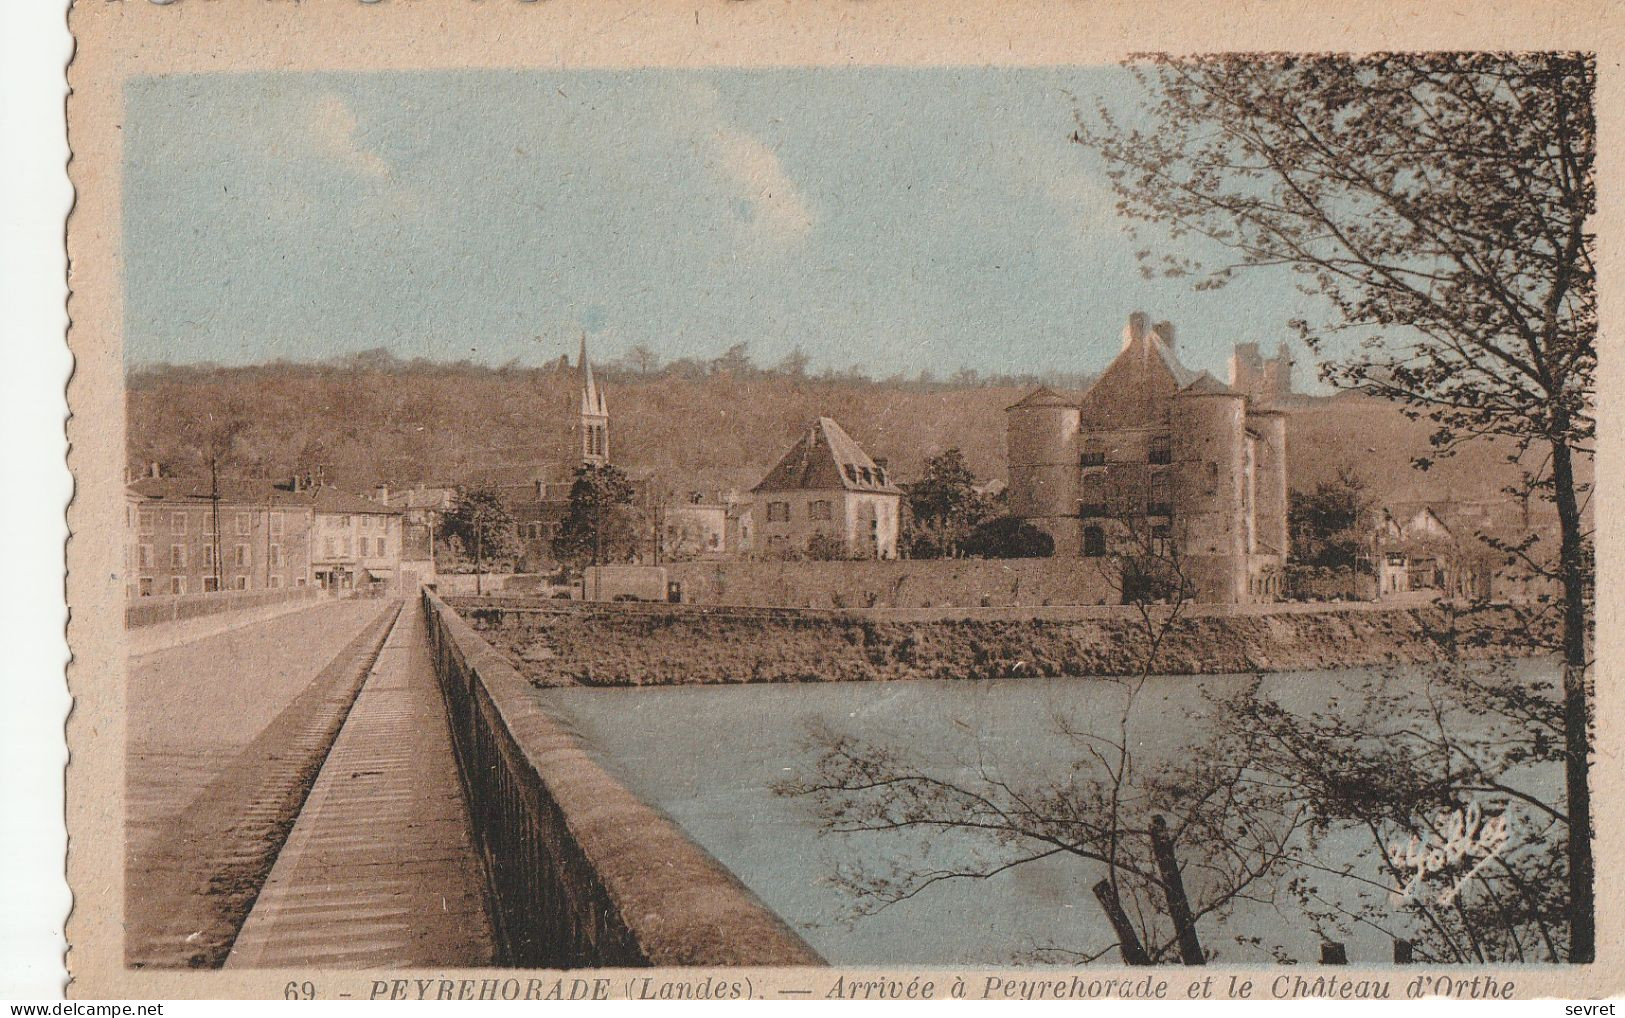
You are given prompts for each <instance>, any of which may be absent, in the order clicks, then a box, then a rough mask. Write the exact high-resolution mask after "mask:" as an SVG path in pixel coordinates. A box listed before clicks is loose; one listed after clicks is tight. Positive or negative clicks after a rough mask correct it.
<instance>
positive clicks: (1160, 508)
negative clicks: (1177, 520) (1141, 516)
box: [1145, 473, 1174, 516]
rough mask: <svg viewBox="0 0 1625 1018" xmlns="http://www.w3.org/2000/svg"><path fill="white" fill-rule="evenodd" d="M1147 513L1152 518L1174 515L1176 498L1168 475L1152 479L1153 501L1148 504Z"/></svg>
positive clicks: (1159, 475)
mask: <svg viewBox="0 0 1625 1018" xmlns="http://www.w3.org/2000/svg"><path fill="white" fill-rule="evenodd" d="M1145 511H1146V513H1147V514H1148V515H1150V516H1171V515H1173V511H1174V498H1173V494H1172V489H1171V486H1170V485H1169V483H1168V475H1167V474H1166V473H1161V474H1157V475H1156V476H1155V477H1153V478H1151V500H1150V502H1148V503H1147V504H1146V507H1145Z"/></svg>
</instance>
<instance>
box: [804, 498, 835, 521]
mask: <svg viewBox="0 0 1625 1018" xmlns="http://www.w3.org/2000/svg"><path fill="white" fill-rule="evenodd" d="M807 515H808V516H810V517H811V518H813V519H815V520H828V519H833V516H832V514H831V513H830V506H829V500H827V499H822V498H820V499H817V500H815V501H814V502H813V503H812V504H810V505H808V506H807Z"/></svg>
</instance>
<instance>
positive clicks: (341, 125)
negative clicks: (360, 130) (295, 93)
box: [309, 93, 389, 177]
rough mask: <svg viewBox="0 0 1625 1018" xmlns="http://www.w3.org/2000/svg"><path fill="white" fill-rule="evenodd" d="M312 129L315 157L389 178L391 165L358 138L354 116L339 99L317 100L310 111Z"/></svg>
mask: <svg viewBox="0 0 1625 1018" xmlns="http://www.w3.org/2000/svg"><path fill="white" fill-rule="evenodd" d="M309 127H310V135H309V141H310V144H311V147H312V148H313V149H314V153H313V154H315V155H318V156H320V157H322V158H326V159H329V160H332V161H333V162H336V163H338V164H339V165H340V166H343V167H345V168H346V169H349V170H351V171H353V172H355V173H359V174H361V175H362V176H364V177H385V176H388V175H389V164H388V163H387V162H385V161H384V160H383V158H382V157H381V156H379V155H378V154H377V153H376V152H372V151H370V150H369V149H367V148H366V146H364V145H363V144H362V143H361V141H360V139H359V138H358V137H357V136H356V119H355V114H354V113H353V112H351V110H350V107H349V105H348V104H346V103H345V101H344V100H343V99H342V98H340V97H339V96H337V95H333V94H331V93H329V94H327V95H323V96H320V97H318V98H317V99H316V100H315V102H314V103H313V104H312V105H311V108H310V119H309Z"/></svg>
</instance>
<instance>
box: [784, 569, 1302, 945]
mask: <svg viewBox="0 0 1625 1018" xmlns="http://www.w3.org/2000/svg"><path fill="white" fill-rule="evenodd" d="M1163 549H1164V545H1163V544H1162V543H1160V542H1155V541H1152V540H1147V541H1146V542H1145V555H1146V556H1147V557H1149V556H1152V555H1155V554H1157V553H1158V552H1159V550H1163ZM1146 570H1147V572H1157V573H1159V574H1167V575H1172V576H1174V577H1175V578H1176V582H1174V583H1173V584H1172V585H1171V590H1172V592H1173V600H1172V601H1170V602H1169V603H1168V604H1166V605H1159V604H1152V603H1150V602H1148V601H1145V600H1143V599H1142V600H1139V601H1137V602H1136V605H1137V607H1138V609H1139V610H1138V611H1137V612H1136V618H1137V620H1138V624H1137V625H1135V626H1134V627H1133V628H1132V631H1131V632H1130V633H1129V634H1128V639H1129V640H1130V641H1131V645H1132V649H1133V650H1134V652H1135V653H1136V654H1137V655H1138V658H1137V660H1138V665H1139V667H1138V671H1137V673H1135V674H1133V675H1131V676H1129V677H1126V678H1118V677H1112V678H1102V679H1101V680H1100V682H1101V684H1102V686H1103V687H1115V691H1116V693H1117V694H1118V695H1119V696H1120V697H1121V700H1120V704H1121V707H1120V710H1118V711H1116V712H1114V713H1112V714H1109V715H1108V716H1107V718H1106V719H1105V721H1104V723H1103V724H1101V725H1091V724H1089V723H1088V722H1087V721H1080V720H1078V719H1074V718H1069V717H1065V716H1061V715H1057V716H1056V717H1055V718H1054V724H1055V726H1056V731H1057V732H1058V733H1059V734H1060V735H1061V736H1063V737H1064V738H1065V739H1067V740H1068V741H1069V743H1070V744H1071V745H1072V746H1073V747H1074V750H1075V752H1076V753H1077V760H1076V762H1075V763H1073V764H1072V765H1070V766H1069V767H1067V768H1066V769H1065V772H1064V774H1062V775H1061V776H1060V777H1048V776H1036V775H1031V774H1028V773H1026V772H1022V773H1014V774H1005V773H1000V772H999V771H998V769H997V765H996V763H994V764H990V763H989V762H988V761H987V759H986V758H983V757H980V756H979V758H978V764H977V766H976V767H974V768H971V767H964V766H954V767H951V768H946V769H944V768H942V767H941V766H933V765H931V764H929V763H925V762H922V760H921V754H919V752H918V749H917V747H910V748H897V747H894V746H889V745H885V744H883V743H877V742H868V741H865V740H861V739H858V738H856V737H853V736H851V735H847V734H844V733H841V732H839V731H837V730H835V729H834V728H832V727H830V726H828V725H827V724H823V725H819V726H815V727H814V728H813V729H812V730H811V732H810V741H811V743H812V745H813V746H814V747H815V748H817V750H818V752H819V756H818V758H817V760H816V762H815V763H814V765H813V766H812V768H811V773H810V774H806V775H802V776H796V777H791V778H789V779H786V780H785V781H783V782H781V783H779V784H778V785H777V786H775V791H776V792H777V794H780V795H785V796H794V797H798V798H801V799H803V800H805V801H806V802H807V803H808V804H809V806H810V808H811V810H812V811H813V813H814V815H815V816H816V817H817V818H818V820H819V822H820V823H821V825H822V826H823V827H824V829H825V830H827V831H829V832H832V833H842V834H860V833H867V834H871V835H873V836H875V837H881V838H886V839H889V842H890V844H889V845H888V850H886V851H882V852H878V853H876V855H877V856H878V857H879V858H880V859H881V860H882V861H880V862H876V863H870V862H866V861H865V860H866V859H868V858H869V856H870V853H869V852H867V851H859V852H857V853H855V854H856V858H855V859H854V860H853V861H851V862H848V863H843V864H842V866H841V867H840V869H838V870H837V872H836V873H835V874H834V880H835V882H836V883H837V884H838V885H839V886H841V887H842V888H843V889H845V890H846V891H847V892H848V893H849V894H850V895H851V896H852V898H853V901H854V908H855V911H856V912H857V913H858V914H859V915H866V914H873V913H876V912H879V911H882V910H884V909H886V908H890V907H892V906H894V905H896V904H898V903H900V902H904V901H908V900H910V899H912V898H914V897H916V896H917V895H920V894H924V893H928V892H929V891H930V890H931V889H932V888H934V887H936V886H938V885H940V884H943V883H946V882H951V881H966V880H987V879H990V878H992V877H995V876H998V875H999V874H1001V873H1005V872H1007V871H1009V870H1012V869H1016V868H1018V867H1022V866H1027V865H1030V864H1033V863H1036V862H1040V861H1042V860H1046V859H1056V858H1061V859H1069V860H1071V861H1073V862H1076V863H1077V864H1078V865H1080V866H1083V867H1086V868H1087V870H1088V871H1091V875H1094V874H1098V875H1099V879H1098V880H1097V881H1096V882H1095V883H1094V885H1093V894H1094V897H1095V899H1096V901H1097V903H1098V905H1099V907H1100V908H1101V910H1102V912H1103V913H1104V914H1105V916H1106V919H1107V921H1108V923H1109V924H1110V926H1111V928H1112V929H1113V931H1114V932H1115V934H1116V937H1117V939H1116V940H1115V941H1114V942H1110V943H1106V944H1087V945H1083V946H1081V947H1078V946H1067V945H1045V946H1041V947H1040V948H1039V950H1038V956H1039V959H1038V960H1043V961H1051V962H1053V961H1056V960H1071V961H1082V962H1088V961H1093V960H1095V959H1097V958H1100V957H1102V956H1104V955H1105V954H1107V953H1108V952H1110V951H1112V950H1113V949H1116V950H1117V951H1118V952H1119V953H1120V955H1121V957H1122V959H1123V961H1124V962H1126V963H1127V964H1130V965H1149V964H1158V963H1165V962H1169V961H1179V962H1182V963H1184V964H1191V965H1200V964H1203V963H1205V962H1206V961H1208V960H1210V959H1211V958H1213V957H1214V956H1215V952H1214V951H1213V950H1211V949H1208V948H1204V947H1203V944H1202V941H1201V937H1200V935H1199V925H1200V924H1202V923H1204V922H1207V921H1212V920H1214V919H1218V918H1221V917H1223V916H1224V915H1225V914H1226V913H1228V912H1229V911H1230V910H1231V909H1233V908H1234V906H1235V905H1236V904H1238V903H1239V902H1242V901H1268V900H1269V899H1270V898H1271V897H1272V896H1273V895H1274V894H1275V893H1276V891H1275V890H1274V889H1273V885H1272V882H1271V880H1270V879H1269V878H1270V877H1271V876H1273V875H1274V874H1275V873H1277V872H1278V871H1279V870H1280V868H1281V867H1282V866H1283V864H1285V863H1287V862H1288V861H1289V860H1290V859H1291V858H1292V851H1293V846H1294V844H1295V839H1296V835H1297V832H1298V831H1299V830H1300V829H1301V827H1302V824H1303V821H1304V817H1305V816H1306V810H1305V807H1304V806H1303V805H1302V804H1299V803H1294V802H1292V801H1291V792H1290V790H1288V789H1278V790H1276V791H1275V792H1274V793H1273V794H1272V793H1271V792H1270V790H1269V788H1268V785H1267V784H1266V783H1263V782H1253V783H1251V784H1248V783H1247V782H1246V779H1247V772H1246V766H1245V762H1246V761H1250V760H1252V759H1254V758H1255V756H1256V755H1257V752H1258V751H1257V749H1256V748H1255V747H1254V746H1253V745H1252V743H1253V742H1254V741H1255V740H1256V738H1257V737H1256V736H1255V735H1253V734H1251V733H1248V732H1246V731H1245V730H1242V729H1240V728H1239V727H1236V728H1226V729H1221V730H1218V731H1216V732H1215V734H1214V736H1213V737H1212V741H1211V742H1210V743H1209V744H1208V745H1206V746H1201V747H1197V750H1196V751H1193V752H1180V753H1178V754H1175V755H1174V756H1172V757H1171V758H1168V759H1160V760H1150V761H1148V760H1146V759H1143V757H1142V754H1140V753H1139V752H1138V746H1137V740H1136V738H1135V737H1134V736H1133V735H1132V734H1131V733H1130V721H1131V718H1132V717H1133V716H1134V715H1135V713H1136V703H1137V701H1138V699H1139V697H1140V695H1141V693H1142V692H1143V690H1144V688H1145V685H1146V682H1147V680H1148V679H1149V677H1150V676H1151V674H1152V672H1153V670H1154V668H1155V666H1156V662H1157V660H1158V655H1159V651H1160V648H1161V646H1162V643H1163V641H1164V639H1165V638H1166V636H1167V634H1168V633H1169V632H1170V631H1171V630H1172V629H1173V628H1174V627H1175V626H1176V625H1178V624H1179V621H1180V619H1181V617H1182V612H1183V609H1184V606H1185V599H1184V596H1183V591H1184V590H1185V589H1186V587H1185V584H1183V583H1182V582H1179V581H1178V577H1179V564H1178V562H1177V560H1175V559H1172V558H1169V559H1166V560H1165V562H1164V565H1163V568H1161V569H1158V570H1153V569H1151V568H1150V567H1149V566H1146ZM1125 595H1126V596H1127V591H1126V588H1125ZM1107 695H1110V694H1107V693H1104V692H1103V694H1102V700H1104V698H1105V697H1106V696H1107ZM926 759H929V756H928V755H927V756H926ZM1237 761H1241V763H1240V764H1238V763H1237ZM1244 792H1245V794H1243V793H1244ZM910 842H912V843H910ZM972 845H974V846H976V847H975V848H972V847H970V846H972ZM945 846H954V848H953V849H949V850H947V851H946V852H944V851H943V849H944V847H945ZM945 855H946V861H945V859H944V856H945Z"/></svg>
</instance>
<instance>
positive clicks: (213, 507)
mask: <svg viewBox="0 0 1625 1018" xmlns="http://www.w3.org/2000/svg"><path fill="white" fill-rule="evenodd" d="M125 502H126V506H125V512H126V516H127V520H126V523H127V526H126V539H125V544H126V550H125V555H126V559H127V565H126V576H127V577H128V579H127V582H126V593H127V595H128V596H130V597H152V596H156V595H179V594H208V593H214V592H216V591H222V590H275V589H278V588H282V587H304V586H311V585H315V586H320V587H324V588H327V589H332V590H356V589H369V590H370V589H380V590H381V589H397V588H399V587H400V584H401V582H402V581H403V577H402V573H401V568H400V556H401V550H402V549H401V526H400V516H401V514H400V512H399V511H397V510H395V509H391V508H390V507H388V506H386V505H383V504H381V503H378V502H374V501H372V500H370V499H367V498H363V497H362V496H360V495H352V494H349V493H346V492H341V491H338V490H337V489H334V488H331V487H328V486H326V485H321V484H312V483H310V481H309V480H308V479H304V478H296V479H293V480H290V481H282V482H273V481H269V480H263V479H254V478H238V477H231V478H219V479H217V480H214V481H211V480H210V479H208V478H201V479H200V478H189V477H163V476H151V477H145V478H142V479H141V480H138V481H136V482H134V483H132V484H130V485H129V486H128V488H127V489H126V495H125ZM405 579H406V581H407V582H410V578H405ZM401 589H410V588H401Z"/></svg>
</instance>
